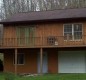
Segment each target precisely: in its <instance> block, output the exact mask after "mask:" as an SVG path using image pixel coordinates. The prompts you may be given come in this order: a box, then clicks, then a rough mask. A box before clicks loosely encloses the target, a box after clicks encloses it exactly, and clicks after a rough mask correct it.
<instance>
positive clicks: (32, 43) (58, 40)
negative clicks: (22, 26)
mask: <svg viewBox="0 0 86 80" xmlns="http://www.w3.org/2000/svg"><path fill="white" fill-rule="evenodd" d="M85 45H86V36H81V37H77V39H74V36H71V37H68V36H67V37H64V36H49V37H28V38H2V39H0V47H66V46H85Z"/></svg>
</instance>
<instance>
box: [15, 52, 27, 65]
mask: <svg viewBox="0 0 86 80" xmlns="http://www.w3.org/2000/svg"><path fill="white" fill-rule="evenodd" d="M18 54H23V55H24V56H23V64H19V63H17V65H25V54H24V53H17V58H18ZM13 64H14V65H15V54H13Z"/></svg>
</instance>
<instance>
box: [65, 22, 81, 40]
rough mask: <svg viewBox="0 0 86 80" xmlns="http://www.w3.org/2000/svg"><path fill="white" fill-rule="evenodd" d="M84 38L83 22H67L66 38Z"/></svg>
mask: <svg viewBox="0 0 86 80" xmlns="http://www.w3.org/2000/svg"><path fill="white" fill-rule="evenodd" d="M79 39H82V24H65V25H64V40H79Z"/></svg>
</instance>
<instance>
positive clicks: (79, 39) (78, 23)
mask: <svg viewBox="0 0 86 80" xmlns="http://www.w3.org/2000/svg"><path fill="white" fill-rule="evenodd" d="M75 24H81V25H82V36H83V23H68V24H63V37H64V27H65V25H72V36H73V37H72V39H71V40H69V41H81V40H82V38H81V39H74V25H75ZM64 41H67V40H64Z"/></svg>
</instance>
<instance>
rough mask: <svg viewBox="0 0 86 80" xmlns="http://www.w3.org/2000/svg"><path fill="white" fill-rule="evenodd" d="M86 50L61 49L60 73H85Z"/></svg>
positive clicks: (59, 58)
mask: <svg viewBox="0 0 86 80" xmlns="http://www.w3.org/2000/svg"><path fill="white" fill-rule="evenodd" d="M85 62H86V60H85V51H59V54H58V63H59V64H58V65H59V66H58V71H59V73H85V66H86V63H85Z"/></svg>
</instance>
